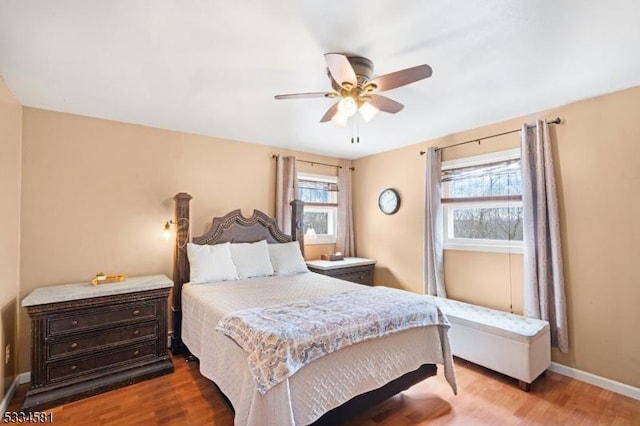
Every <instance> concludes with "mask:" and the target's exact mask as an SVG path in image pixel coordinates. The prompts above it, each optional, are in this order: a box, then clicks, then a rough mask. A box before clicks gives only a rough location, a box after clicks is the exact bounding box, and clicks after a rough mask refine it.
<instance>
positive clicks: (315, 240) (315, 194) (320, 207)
mask: <svg viewBox="0 0 640 426" xmlns="http://www.w3.org/2000/svg"><path fill="white" fill-rule="evenodd" d="M298 193H299V197H300V199H301V200H302V201H304V216H303V221H304V231H305V240H304V242H305V244H334V243H335V242H336V234H337V225H338V177H337V176H325V175H316V174H310V173H298Z"/></svg>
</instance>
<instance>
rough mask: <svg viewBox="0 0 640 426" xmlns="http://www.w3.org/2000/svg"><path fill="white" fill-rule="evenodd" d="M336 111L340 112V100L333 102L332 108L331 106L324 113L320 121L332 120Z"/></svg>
mask: <svg viewBox="0 0 640 426" xmlns="http://www.w3.org/2000/svg"><path fill="white" fill-rule="evenodd" d="M336 112H338V102H336V103H335V104H333V105H332V106H331V108H329V109H328V110H327V112H325V113H324V115H323V116H322V118H321V119H320V122H321V123H326V122H327V121H330V120H331V119H332V118H333V116H334V115H336Z"/></svg>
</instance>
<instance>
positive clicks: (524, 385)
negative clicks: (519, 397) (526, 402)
mask: <svg viewBox="0 0 640 426" xmlns="http://www.w3.org/2000/svg"><path fill="white" fill-rule="evenodd" d="M518 386H520V389H521V390H523V391H525V392H529V391H530V390H531V383H527V382H525V381H523V380H518Z"/></svg>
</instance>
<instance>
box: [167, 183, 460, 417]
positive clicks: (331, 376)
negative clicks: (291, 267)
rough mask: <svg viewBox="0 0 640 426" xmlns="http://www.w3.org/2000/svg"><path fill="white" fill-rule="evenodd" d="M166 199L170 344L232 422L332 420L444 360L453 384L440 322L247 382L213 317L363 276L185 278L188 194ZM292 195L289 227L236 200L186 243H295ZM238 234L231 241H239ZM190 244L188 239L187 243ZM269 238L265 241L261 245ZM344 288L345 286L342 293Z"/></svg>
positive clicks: (243, 360) (349, 287) (339, 290)
mask: <svg viewBox="0 0 640 426" xmlns="http://www.w3.org/2000/svg"><path fill="white" fill-rule="evenodd" d="M174 199H175V201H176V216H175V222H176V223H178V232H177V238H176V246H175V256H174V294H173V297H172V299H173V303H172V312H173V319H174V333H173V336H172V351H173V352H174V353H178V352H182V351H186V350H188V351H189V352H191V353H192V354H193V355H194V356H195V357H197V358H198V360H199V363H200V371H201V373H202V375H203V376H205V377H207V378H208V379H210V380H211V381H213V382H214V383H215V384H216V386H217V387H218V388H219V389H220V391H221V392H222V393H223V395H224V396H225V399H227V401H228V402H229V403H230V404H231V405H232V408H233V409H234V412H235V424H236V425H258V424H278V425H298V424H312V423H313V424H339V423H341V422H342V421H344V420H345V419H347V418H348V417H350V416H352V415H354V414H356V413H358V412H360V411H362V410H363V409H365V408H368V407H370V406H372V405H375V404H377V403H380V402H382V401H383V400H385V399H387V398H389V397H391V396H392V395H394V394H396V393H398V392H401V391H402V390H404V389H407V388H408V387H410V386H412V385H413V384H415V383H418V382H420V381H422V380H424V379H425V378H427V377H430V376H433V375H435V374H436V371H437V369H436V365H435V364H441V365H443V366H444V370H445V377H447V380H448V381H449V383H450V385H451V387H452V389H453V391H454V392H455V376H454V372H453V361H452V357H451V353H450V349H449V342H448V338H447V333H446V327H440V326H437V327H414V328H410V329H407V330H404V331H400V332H395V333H392V334H388V335H385V336H383V337H379V338H372V339H369V340H366V341H364V342H361V343H356V344H352V345H350V346H346V347H343V348H341V349H340V350H336V351H334V352H332V353H329V354H326V355H324V356H322V357H319V358H317V359H315V360H314V361H313V362H311V363H309V364H307V365H305V366H304V367H302V368H300V369H299V370H297V371H296V372H295V374H292V375H290V376H287V377H286V378H285V379H283V380H282V381H280V382H278V383H276V384H273V385H270V386H271V387H270V388H269V389H268V390H267V391H264V389H262V390H260V389H258V387H256V381H255V380H256V378H255V375H252V371H253V370H251V369H250V367H249V365H248V364H247V357H248V354H247V352H245V350H244V349H242V348H241V347H240V346H239V344H237V343H236V342H235V341H234V340H232V339H230V338H229V337H227V336H225V335H224V334H223V333H221V332H219V331H215V328H216V326H219V324H220V323H221V319H222V318H223V317H225V318H226V316H227V315H229V314H231V313H234V312H246V311H245V310H246V309H252V308H259V309H262V307H265V306H266V307H269V306H277V307H279V306H282V305H281V304H282V303H288V302H292V301H293V302H295V303H297V302H298V301H305V300H307V299H312V298H316V299H314V300H319V299H320V298H322V297H327V298H331V297H340V296H345V294H346V293H345V292H354V293H353V294H355V293H357V292H359V291H360V289H362V287H363V286H361V285H359V284H354V283H348V282H346V281H342V280H337V279H335V278H331V277H327V276H323V275H320V274H315V273H313V272H302V271H300V272H297V273H293V274H287V275H276V276H268V275H267V276H260V277H251V278H246V279H238V280H230V281H219V282H218V281H216V282H213V283H204V284H202V285H196V283H190V282H189V281H190V266H189V261H188V257H187V248H186V246H187V240H188V227H187V225H188V218H189V200H190V199H191V196H189V195H188V194H184V193H180V194H178V195H176V197H174ZM302 209H303V204H302V202H300V201H295V202H294V203H292V211H293V214H292V229H294V232H293V235H286V234H284V233H283V232H281V231H280V229H279V228H278V226H277V225H276V223H275V221H274V220H273V219H271V218H270V217H269V216H267V215H266V214H264V213H262V212H260V211H257V210H254V213H253V215H252V216H251V217H250V218H245V217H244V216H242V214H241V212H240V210H235V211H233V212H230V213H228V214H227V215H225V216H223V217H220V218H214V219H213V221H212V225H211V228H210V230H209V231H208V232H207V233H205V234H204V235H202V236H199V237H194V238H193V244H196V245H201V246H212V247H213V248H216V247H217V248H220V247H221V245H223V244H225V243H234V244H236V243H255V242H258V241H260V242H261V241H263V240H266V242H267V243H268V244H270V245H272V244H280V245H282V247H284V246H285V244H286V245H288V247H291V245H292V244H294V245H295V243H294V242H297V244H299V249H300V252H303V250H304V245H303V244H304V241H303V235H302V232H301V228H302V226H301V225H302V222H301V218H302ZM239 245H240V244H238V246H239ZM190 247H191V248H193V247H194V246H190ZM270 247H271V248H274V247H275V246H270ZM350 294H351V293H350Z"/></svg>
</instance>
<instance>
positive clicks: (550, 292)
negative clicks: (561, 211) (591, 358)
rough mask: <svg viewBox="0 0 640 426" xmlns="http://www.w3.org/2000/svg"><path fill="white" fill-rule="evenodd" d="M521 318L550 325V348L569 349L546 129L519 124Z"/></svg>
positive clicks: (540, 122)
mask: <svg viewBox="0 0 640 426" xmlns="http://www.w3.org/2000/svg"><path fill="white" fill-rule="evenodd" d="M522 206H523V209H524V227H523V238H524V314H525V315H526V316H528V317H533V318H540V319H543V320H546V321H549V325H550V328H551V345H552V346H554V347H556V348H558V349H560V351H562V352H565V353H566V352H568V351H569V337H568V328H567V314H566V301H565V291H564V277H563V267H562V246H561V244H560V220H559V216H558V196H557V192H556V180H555V175H554V171H553V158H552V154H551V141H550V138H549V125H548V124H547V123H546V121H543V120H538V121H537V123H536V125H535V126H532V127H529V126H527V125H526V124H525V125H523V126H522Z"/></svg>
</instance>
